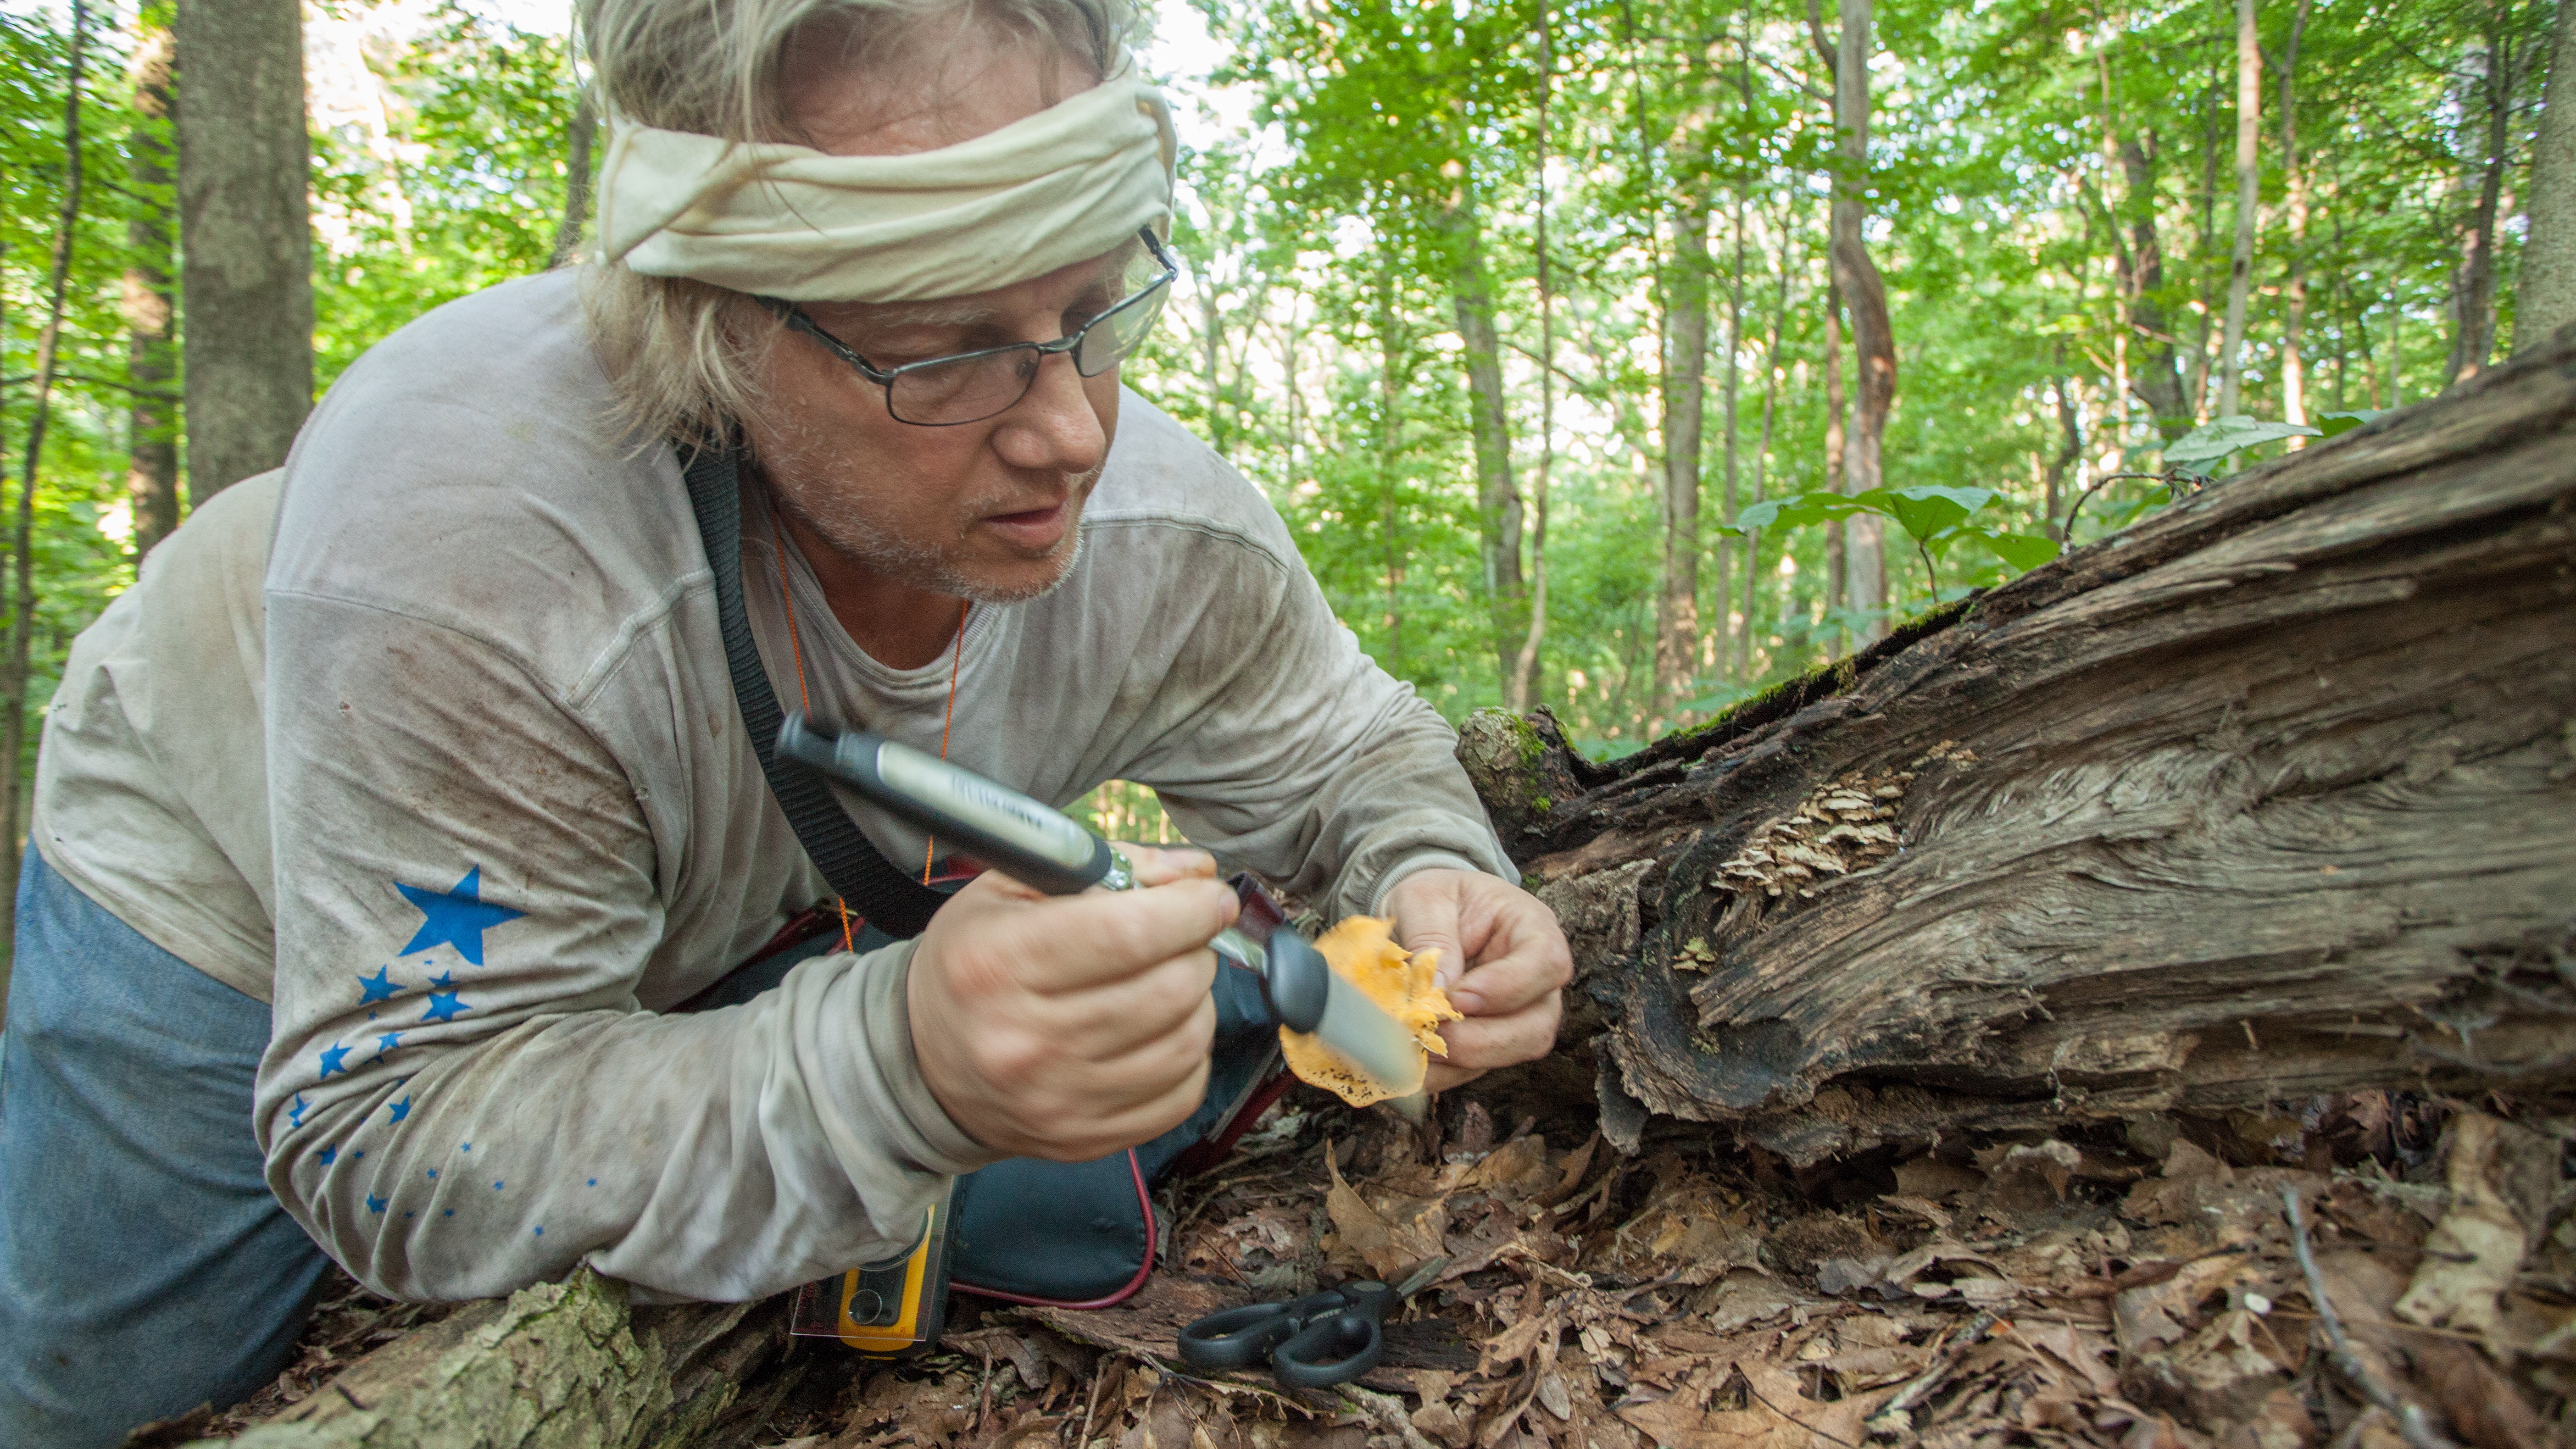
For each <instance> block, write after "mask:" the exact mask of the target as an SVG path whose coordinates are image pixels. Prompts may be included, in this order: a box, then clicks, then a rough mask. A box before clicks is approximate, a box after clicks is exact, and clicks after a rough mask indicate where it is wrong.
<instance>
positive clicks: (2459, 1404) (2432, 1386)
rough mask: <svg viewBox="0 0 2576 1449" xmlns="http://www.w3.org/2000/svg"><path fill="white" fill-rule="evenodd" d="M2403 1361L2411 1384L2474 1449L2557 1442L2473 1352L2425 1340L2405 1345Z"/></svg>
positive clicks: (2523, 1448)
mask: <svg viewBox="0 0 2576 1449" xmlns="http://www.w3.org/2000/svg"><path fill="white" fill-rule="evenodd" d="M2408 1357H2410V1358H2412V1359H2414V1360H2415V1376H2416V1379H2417V1381H2418V1382H2420V1383H2421V1384H2423V1386H2424V1388H2425V1389H2426V1390H2427V1391H2428V1392H2429V1393H2430V1394H2431V1395H2432V1397H2433V1401H2434V1402H2435V1403H2437V1404H2439V1405H2440V1406H2441V1408H2442V1411H2443V1412H2444V1413H2445V1414H2448V1415H2449V1416H2450V1419H2451V1427H2452V1428H2453V1429H2455V1430H2457V1431H2459V1435H2460V1437H2461V1438H2462V1439H2464V1440H2466V1441H2468V1442H2469V1443H2470V1444H2473V1445H2475V1446H2477V1449H2553V1446H2555V1445H2556V1444H2557V1443H2558V1442H2559V1438H2558V1435H2557V1434H2556V1433H2555V1432H2554V1431H2552V1430H2551V1428H2550V1426H2549V1422H2548V1421H2547V1420H2545V1419H2543V1418H2541V1417H2540V1415H2539V1413H2538V1412H2537V1411H2536V1410H2534V1409H2533V1408H2532V1407H2531V1405H2530V1404H2529V1403H2528V1402H2526V1401H2525V1400H2524V1399H2523V1397H2522V1394H2521V1392H2520V1391H2519V1390H2517V1389H2515V1388H2514V1386H2513V1381H2512V1380H2510V1379H2508V1378H2506V1377H2505V1376H2504V1375H2503V1374H2500V1373H2498V1372H2496V1370H2495V1366H2494V1365H2492V1364H2490V1363H2488V1362H2487V1359H2486V1355H2484V1354H2482V1353H2479V1352H2478V1351H2477V1350H2476V1349H2473V1348H2471V1347H2469V1346H2468V1345H2467V1344H2464V1343H2456V1342H2453V1341H2451V1340H2449V1339H2441V1338H2426V1339H2424V1340H2423V1341H2421V1342H2419V1343H2415V1344H2413V1345H2410V1348H2409V1353H2408Z"/></svg>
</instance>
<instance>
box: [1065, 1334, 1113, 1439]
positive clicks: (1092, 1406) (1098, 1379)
mask: <svg viewBox="0 0 2576 1449" xmlns="http://www.w3.org/2000/svg"><path fill="white" fill-rule="evenodd" d="M1107 1358H1108V1356H1107V1355H1105V1354H1104V1355H1102V1360H1103V1361H1102V1362H1100V1363H1096V1364H1093V1365H1092V1366H1091V1395H1090V1397H1089V1398H1087V1399H1085V1400H1084V1401H1083V1405H1082V1432H1081V1433H1079V1434H1077V1435H1075V1436H1074V1438H1073V1449H1084V1446H1085V1445H1087V1444H1089V1443H1090V1442H1091V1416H1092V1415H1094V1414H1096V1413H1098V1412H1100V1386H1101V1385H1102V1384H1104V1383H1107V1382H1108V1381H1109V1375H1108V1374H1106V1373H1104V1372H1102V1370H1104V1369H1106V1368H1108V1367H1109V1364H1108V1363H1107Z"/></svg>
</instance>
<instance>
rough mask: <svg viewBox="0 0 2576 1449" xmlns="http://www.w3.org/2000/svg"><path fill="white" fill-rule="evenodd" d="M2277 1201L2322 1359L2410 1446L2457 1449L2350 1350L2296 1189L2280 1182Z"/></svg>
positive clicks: (2431, 1448)
mask: <svg viewBox="0 0 2576 1449" xmlns="http://www.w3.org/2000/svg"><path fill="white" fill-rule="evenodd" d="M2281 1204H2282V1206H2284V1207H2286V1208H2288V1209H2289V1212H2290V1246H2291V1248H2292V1249H2294V1250H2296V1252H2297V1253H2298V1256H2299V1272H2300V1273H2301V1274H2302V1275H2303V1276H2305V1277H2306V1278H2307V1280H2308V1296H2309V1297H2310V1298H2312V1299H2314V1300H2316V1310H2317V1321H2318V1322H2320V1323H2322V1324H2324V1325H2325V1328H2326V1341H2327V1343H2329V1344H2330V1345H2332V1347H2331V1348H2329V1349H2328V1351H2327V1353H2326V1362H2328V1363H2330V1364H2333V1365H2334V1368H2335V1372H2336V1373H2339V1374H2341V1375H2343V1377H2344V1381H2345V1382H2346V1383H2349V1384H2351V1385H2352V1386H2353V1388H2354V1389H2356V1390H2358V1391H2359V1392H2360V1394H2361V1396H2362V1397H2363V1398H2364V1399H2367V1400H2368V1401H2369V1402H2370V1403H2371V1405H2372V1406H2373V1407H2375V1408H2377V1409H2379V1410H2380V1411H2381V1412H2383V1413H2385V1414H2387V1415H2388V1417H2390V1418H2391V1419H2394V1420H2396V1421H2397V1432H2398V1434H2399V1435H2400V1436H2402V1437H2403V1438H2404V1439H2405V1440H2406V1442H2407V1443H2408V1444H2411V1445H2413V1446H2414V1449H2460V1446H2458V1445H2457V1444H2454V1443H2452V1442H2451V1441H2450V1440H2448V1439H2445V1438H2443V1437H2442V1436H2441V1435H2440V1434H2438V1433H2436V1432H2435V1431H2434V1429H2433V1426H2432V1425H2431V1424H2430V1423H2429V1422H2427V1421H2426V1420H2425V1417H2424V1410H2423V1407H2422V1406H2421V1405H2417V1404H2412V1403H2408V1402H2407V1401H2406V1400H2404V1399H2401V1398H2399V1397H2398V1396H2397V1393H2396V1391H2395V1390H2393V1389H2391V1388H2389V1387H2388V1385H2386V1384H2384V1383H2381V1382H2380V1381H2379V1376H2378V1375H2377V1374H2374V1373H2372V1372H2371V1371H2370V1366H2369V1365H2368V1364H2365V1363H2363V1362H2362V1361H2361V1355H2359V1354H2357V1353H2355V1352H2353V1350H2352V1340H2351V1339H2350V1338H2348V1337H2346V1336H2345V1335H2344V1331H2343V1319H2342V1318H2341V1317H2339V1316H2338V1315H2337V1314H2336V1313H2335V1306H2334V1298H2333V1296H2332V1295H2330V1294H2328V1293H2327V1292H2326V1280H2325V1275H2324V1274H2322V1273H2320V1272H2318V1271H2317V1259H2316V1255H2315V1254H2314V1253H2312V1252H2310V1251H2309V1250H2308V1220H2307V1215H2306V1214H2304V1213H2302V1212H2300V1211H2299V1190H2298V1188H2296V1187H2294V1186H2291V1185H2288V1184H2284V1185H2283V1186H2282V1188H2281Z"/></svg>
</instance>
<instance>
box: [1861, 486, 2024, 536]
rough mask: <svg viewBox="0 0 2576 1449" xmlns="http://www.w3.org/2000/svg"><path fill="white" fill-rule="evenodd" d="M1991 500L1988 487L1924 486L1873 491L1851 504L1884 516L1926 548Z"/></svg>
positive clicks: (1862, 495)
mask: <svg viewBox="0 0 2576 1449" xmlns="http://www.w3.org/2000/svg"><path fill="white" fill-rule="evenodd" d="M1994 497H1995V493H1994V490H1993V489H1991V488H1947V487H1943V486H1941V485H1939V484H1930V483H1927V484H1920V485H1917V486H1915V487H1912V488H1898V489H1893V490H1890V489H1885V488H1873V489H1871V490H1870V491H1869V492H1867V493H1863V494H1859V495H1857V496H1856V497H1854V498H1853V499H1852V501H1853V502H1854V503H1862V504H1867V505H1870V506H1871V511H1872V512H1883V513H1885V514H1886V515H1887V516H1888V517H1890V518H1893V519H1895V520H1896V522H1897V525H1898V526H1899V527H1901V528H1903V529H1904V530H1905V531H1906V532H1907V533H1909V534H1911V535H1913V537H1914V540H1915V541H1916V542H1917V543H1922V544H1927V545H1928V544H1929V543H1930V542H1931V541H1932V540H1933V539H1935V538H1937V537H1939V536H1940V535H1941V534H1943V533H1945V532H1947V531H1949V530H1950V529H1953V528H1956V527H1958V526H1959V525H1960V524H1962V523H1965V522H1967V521H1968V515H1970V514H1972V513H1975V512H1976V511H1977V510H1978V509H1980V508H1983V507H1985V506H1986V505H1987V504H1988V503H1991V502H1993V501H1994Z"/></svg>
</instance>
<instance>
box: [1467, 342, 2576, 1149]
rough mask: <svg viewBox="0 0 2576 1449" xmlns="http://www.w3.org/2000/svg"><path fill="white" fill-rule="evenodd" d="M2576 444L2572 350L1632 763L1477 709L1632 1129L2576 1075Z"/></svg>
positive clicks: (1767, 1124)
mask: <svg viewBox="0 0 2576 1449" xmlns="http://www.w3.org/2000/svg"><path fill="white" fill-rule="evenodd" d="M2571 434H2576V335H2569V336H2565V337H2562V338H2561V339H2559V340H2558V341H2556V342H2555V343H2553V344H2551V345H2550V346H2549V347H2547V348H2544V349H2542V350H2540V351H2539V352H2537V353H2535V354H2533V355H2530V356H2527V357H2525V358H2524V359H2522V360H2520V361H2518V362H2516V363H2515V364H2512V365H2511V366H2509V367H2507V368H2503V369H2498V370H2494V371H2491V372H2490V373H2489V374H2487V375H2486V376H2484V377H2481V378H2480V379H2478V380H2477V381H2476V382H2475V383H2473V384H2470V385H2468V386H2465V387H2463V388H2462V389H2460V390H2458V391H2456V392H2455V393H2453V394H2452V395H2450V396H2447V397H2445V398H2443V399H2440V400H2437V401H2434V402H2431V403H2427V404H2425V405H2423V406H2420V407H2417V408H2415V409H2413V410H2411V411H2409V412H2406V413H2404V414H2401V415H2396V416H2392V417H2389V418H2384V419H2381V420H2380V421H2379V422H2377V423H2375V424H2373V425H2372V426H2370V427H2368V428H2365V429H2362V430H2359V431H2356V432H2354V433H2351V434H2347V435H2345V436H2344V437H2342V438H2339V439H2336V440H2335V441H2333V442H2331V443H2328V444H2322V445H2319V446H2316V447H2313V448H2310V449H2308V450H2306V451H2304V452H2301V453H2297V454H2293V455H2291V456H2290V457H2289V458H2287V459H2285V460H2283V461H2281V462H2278V463H2274V464H2272V465H2269V466H2267V467H2264V468H2260V469H2256V470H2252V471H2250V472H2249V473H2247V474H2246V475H2244V476H2243V477H2242V478H2241V479H2239V480H2237V481H2233V482H2230V483H2228V484H2226V485H2223V486H2219V487H2214V488H2212V489H2210V490H2208V491H2207V492H2204V493H2202V494H2201V495H2199V496H2197V497H2195V498H2193V499H2191V500H2189V501H2188V502H2186V503H2184V504H2183V505H2181V506H2179V507H2176V508H2174V509H2172V510H2170V511H2168V512H2166V513H2164V514H2162V515H2160V516H2157V517H2155V518H2153V519H2152V520H2150V521H2149V522H2146V523H2144V524H2141V525H2139V526H2137V527H2135V528H2132V529H2130V530H2128V531H2127V532H2125V533H2123V534H2121V535H2118V536H2116V537H2114V538H2111V539H2108V540H2105V541H2104V542H2102V543H2099V544H2096V545H2094V546H2092V547H2089V548H2086V549H2082V550H2079V551H2077V552H2076V553H2074V554H2072V555H2070V556H2069V557H2068V558H2066V559H2064V560H2062V561H2060V562H2059V563H2056V564H2053V565H2050V566H2048V567H2045V568H2042V569H2039V570H2037V571H2034V572H2033V573H2030V574H2028V575H2025V576H2024V577H2022V578H2021V579H2019V580H2016V581H2014V582H2013V583H2012V584H2009V585H2007V586H2005V587H2003V588H2000V589H1997V590H1995V591H1993V592H1991V593H1988V594H1985V595H1983V596H1982V597H1980V598H1978V599H1976V600H1974V601H1973V602H1971V603H1969V604H1967V605H1964V606H1961V607H1957V608H1954V609H1952V610H1950V611H1947V612H1946V613H1945V614H1943V615H1938V616H1934V617H1932V618H1930V619H1926V620H1922V621H1918V622H1917V623H1916V624H1914V625H1912V626H1909V627H1907V628H1905V629H1901V630H1899V631H1898V632H1897V633H1896V634H1895V635H1894V636H1892V637H1891V638H1890V639H1888V640H1887V641H1885V642H1883V643H1882V644H1880V645H1879V646H1877V647H1874V648H1872V649H1871V650H1869V651H1868V652H1867V653H1865V654H1863V655H1860V656H1858V657H1856V658H1854V659H1851V660H1846V661H1844V662H1843V663H1842V664H1840V665H1838V666H1836V667H1835V668H1833V669H1832V670H1830V671H1828V672H1826V673H1824V674H1820V675H1817V676H1811V677H1809V678H1808V679H1805V680H1802V681H1798V682H1796V683H1794V684H1791V685H1787V686H1783V687H1782V689H1780V690H1779V691H1776V692H1775V693H1773V694H1772V695H1769V696H1766V697H1764V698H1762V699H1759V700H1755V701H1752V702H1750V703H1748V704H1747V705H1745V706H1744V707H1742V708H1740V709H1738V710H1737V711H1735V712H1734V713H1732V714H1731V715H1728V716H1726V717H1724V718H1721V719H1720V720H1717V721H1715V722H1712V723H1711V724H1709V725H1707V726H1704V727H1702V728H1700V729H1697V730H1694V731H1689V732H1685V733H1682V734H1679V735H1675V736H1672V737H1669V738H1667V739H1664V740H1662V741H1659V742H1657V743H1656V744H1654V745H1652V746H1650V747H1649V748H1647V749H1646V750H1644V751H1641V752H1639V753H1638V754H1635V755H1632V756H1629V757H1627V758H1625V759H1622V760H1619V761H1617V762H1615V763H1611V764H1596V763H1593V762H1591V761H1588V760H1584V759H1582V758H1581V757H1580V756H1578V755H1576V754H1574V753H1573V752H1571V751H1570V750H1568V749H1567V748H1566V747H1565V745H1564V742H1563V738H1562V735H1561V734H1560V733H1559V732H1558V731H1557V730H1556V729H1555V727H1554V722H1553V721H1552V720H1549V719H1546V718H1545V717H1543V716H1542V717H1539V718H1536V719H1533V720H1531V721H1528V722H1526V723H1523V722H1520V721H1502V720H1499V719H1496V718H1494V717H1491V716H1488V717H1485V718H1480V719H1479V720H1477V721H1474V722H1472V724H1471V727H1470V728H1469V730H1468V731H1467V732H1466V736H1465V741H1464V743H1463V745H1462V756H1463V757H1464V758H1465V759H1466V761H1467V763H1468V766H1469V769H1470V772H1471V774H1473V775H1474V776H1475V777H1476V779H1477V783H1478V785H1479V788H1480V790H1482V792H1483V793H1484V794H1485V796H1486V798H1487V800H1488V801H1489V802H1490V803H1491V806H1492V809H1493V813H1494V817H1495V820H1496V822H1497V825H1498V826H1499V827H1500V828H1501V829H1502V830H1503V831H1504V839H1505V843H1506V845H1507V846H1508V847H1509V848H1510V849H1511V850H1512V852H1513V853H1514V856H1515V858H1516V859H1517V860H1518V861H1520V863H1521V865H1522V868H1523V870H1524V871H1525V873H1526V875H1527V877H1528V878H1529V880H1530V882H1531V884H1532V885H1533V886H1534V887H1535V888H1537V889H1538V890H1539V891H1540V893H1541V894H1542V896H1543V897H1545V898H1548V899H1550V900H1552V901H1555V902H1557V903H1558V904H1559V906H1560V909H1565V910H1568V913H1569V924H1570V926H1571V928H1572V930H1573V933H1574V935H1575V937H1576V939H1577V947H1578V957H1577V964H1578V969H1579V970H1580V971H1581V972H1582V973H1583V974H1582V977H1581V979H1580V981H1579V984H1578V986H1577V988H1576V990H1575V991H1574V992H1572V993H1569V994H1570V995H1574V996H1579V997H1580V998H1581V1000H1580V1001H1579V1002H1578V1003H1577V1005H1576V1007H1575V1008H1574V1009H1573V1010H1572V1011H1571V1012H1570V1022H1571V1025H1570V1027H1569V1031H1568V1033H1567V1037H1566V1045H1567V1047H1568V1048H1569V1049H1571V1050H1574V1051H1576V1052H1581V1051H1583V1050H1586V1049H1587V1048H1588V1050H1589V1051H1590V1052H1591V1053H1592V1055H1593V1057H1594V1059H1595V1061H1596V1062H1597V1064H1598V1083H1597V1085H1598V1092H1599V1097H1600V1100H1601V1106H1602V1109H1603V1114H1604V1128H1605V1131H1607V1132H1608V1133H1609V1135H1611V1137H1612V1138H1613V1140H1614V1141H1620V1142H1622V1143H1623V1145H1626V1146H1630V1147H1633V1146H1634V1145H1635V1144H1636V1142H1637V1140H1638V1136H1639V1132H1640V1130H1641V1128H1642V1126H1643V1124H1644V1122H1645V1120H1646V1118H1647V1117H1648V1116H1649V1115H1650V1114H1655V1115H1663V1116H1669V1117H1674V1118H1680V1119H1684V1120H1687V1121H1693V1122H1704V1123H1715V1124H1725V1125H1726V1126H1728V1127H1730V1128H1732V1129H1733V1130H1735V1131H1737V1132H1738V1133H1740V1134H1741V1135H1743V1136H1744V1137H1746V1138H1748V1139H1750V1140H1752V1141H1755V1142H1758V1143H1761V1144H1762V1145H1764V1146H1767V1147H1769V1148H1771V1149H1773V1150H1775V1151H1778V1152H1781V1153H1783V1154H1785V1155H1786V1156H1788V1157H1789V1158H1791V1159H1792V1160H1793V1161H1795V1162H1798V1163H1802V1164H1803V1163H1808V1162H1813V1161H1816V1160H1819V1159H1821V1158H1823V1157H1826V1156H1829V1155H1833V1154H1837V1153H1846V1152H1851V1151H1855V1150H1861V1149H1866V1148H1869V1147H1872V1146H1874V1145H1877V1144H1881V1143H1890V1142H1921V1141H1926V1140H1929V1139H1931V1138H1933V1137H1934V1136H1936V1135H1939V1134H1947V1133H1955V1132H1959V1131H1962V1130H1970V1129H2003V1128H2018V1127H2031V1126H2042V1125H2048V1124H2053V1123H2059V1122H2064V1121H2068V1120H2073V1119H2083V1118H2104V1117H2117V1116H2127V1115H2132V1114H2136V1113H2142V1112H2151V1111H2164V1110H2170V1109H2175V1108H2188V1109H2195V1110H2197V1109H2211V1108H2228V1107H2235V1106H2244V1105H2252V1104H2258V1103H2261V1102H2266V1101H2272V1100H2278V1099H2282V1098H2294V1097H2300V1096H2305V1095H2308V1094H2312V1093H2318V1092H2325V1091H2331V1090H2339V1089H2345V1088H2354V1087H2363V1086H2391V1085H2411V1086H2426V1085H2429V1086H2432V1087H2436V1088H2443V1089H2461V1090H2466V1089H2471V1088H2485V1087H2500V1086H2512V1087H2515V1088H2518V1089H2519V1088H2528V1087H2539V1086H2554V1085H2558V1084H2563V1083H2566V1082H2570V1081H2576V1050H2571V1049H2570V1042H2571V1041H2576V965H2571V964H2570V960H2569V958H2570V953H2571V951H2576V446H2571V437H2570V435H2571ZM1569 908H1570V909H1569ZM1632 935H1633V938H1634V940H1635V942H1636V944H1635V945H1634V947H1632V948H1630V947H1623V946H1622V945H1621V944H1620V943H1621V942H1623V941H1625V940H1627V939H1629V938H1630V937H1631V936H1632ZM1587 1037H1589V1038H1590V1040H1589V1041H1588V1042H1587V1041H1586V1040H1585V1038H1587ZM1550 1070H1552V1071H1555V1072H1557V1073H1559V1074H1560V1075H1561V1074H1563V1073H1564V1072H1565V1071H1566V1070H1567V1068H1566V1067H1565V1066H1563V1065H1560V1066H1558V1067H1555V1068H1551V1069H1550ZM1551 1080H1554V1079H1553V1078H1552V1079H1551Z"/></svg>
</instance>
